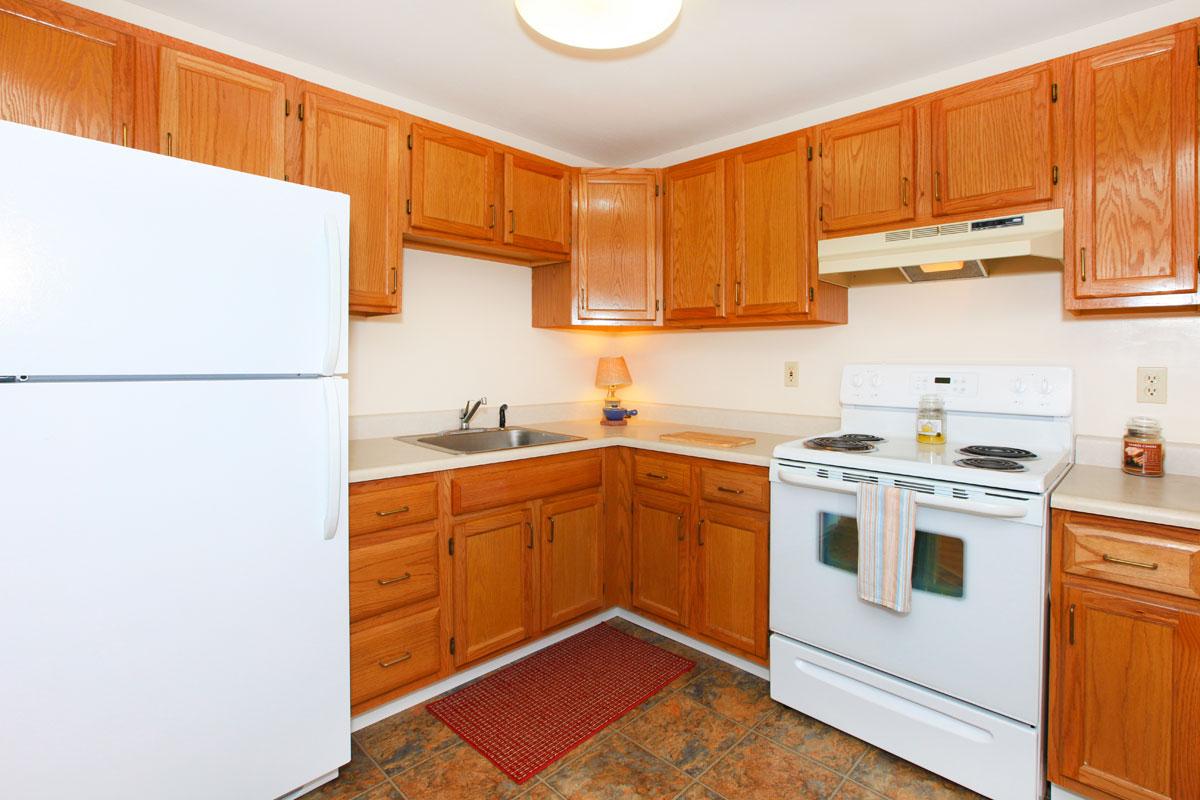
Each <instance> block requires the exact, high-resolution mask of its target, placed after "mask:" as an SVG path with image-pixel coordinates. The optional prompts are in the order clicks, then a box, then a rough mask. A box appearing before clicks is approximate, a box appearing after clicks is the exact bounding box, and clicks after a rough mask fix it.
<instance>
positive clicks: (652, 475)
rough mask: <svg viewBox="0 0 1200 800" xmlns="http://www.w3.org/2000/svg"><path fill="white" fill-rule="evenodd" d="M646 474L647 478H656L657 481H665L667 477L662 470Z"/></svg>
mask: <svg viewBox="0 0 1200 800" xmlns="http://www.w3.org/2000/svg"><path fill="white" fill-rule="evenodd" d="M645 475H646V477H647V478H654V480H656V481H665V480H666V479H667V476H666V475H663V474H662V473H661V472H647V473H645Z"/></svg>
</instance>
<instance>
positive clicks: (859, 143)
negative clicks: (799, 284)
mask: <svg viewBox="0 0 1200 800" xmlns="http://www.w3.org/2000/svg"><path fill="white" fill-rule="evenodd" d="M818 152H819V153H820V159H821V209H820V221H821V230H822V231H847V230H852V229H854V228H866V227H870V226H872V225H882V224H884V223H891V222H904V221H907V220H911V219H913V218H914V216H915V208H916V171H915V166H916V119H915V110H914V108H913V107H911V106H905V107H902V108H898V109H886V110H883V111H873V112H869V113H867V114H861V115H859V116H857V117H851V118H850V119H848V120H845V121H841V122H834V123H831V124H829V125H826V126H824V127H822V128H821V131H820V145H819V150H818Z"/></svg>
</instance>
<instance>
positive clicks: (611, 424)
mask: <svg viewBox="0 0 1200 800" xmlns="http://www.w3.org/2000/svg"><path fill="white" fill-rule="evenodd" d="M600 424H601V425H603V426H605V427H606V428H620V427H622V426H625V425H628V424H629V422H628V421H627V420H624V419H606V418H604V417H601V418H600Z"/></svg>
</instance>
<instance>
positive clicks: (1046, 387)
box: [1039, 378, 1054, 394]
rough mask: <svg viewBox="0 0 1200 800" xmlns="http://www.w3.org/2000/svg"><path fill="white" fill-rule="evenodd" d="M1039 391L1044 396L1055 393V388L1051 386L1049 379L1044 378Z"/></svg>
mask: <svg viewBox="0 0 1200 800" xmlns="http://www.w3.org/2000/svg"><path fill="white" fill-rule="evenodd" d="M1039 391H1040V392H1041V393H1042V394H1050V393H1051V392H1053V391H1054V387H1053V386H1051V385H1050V379H1049V378H1042V385H1041V388H1040V389H1039Z"/></svg>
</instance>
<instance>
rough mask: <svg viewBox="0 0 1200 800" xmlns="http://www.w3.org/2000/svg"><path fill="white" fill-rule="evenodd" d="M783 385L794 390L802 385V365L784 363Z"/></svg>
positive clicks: (790, 362) (792, 362)
mask: <svg viewBox="0 0 1200 800" xmlns="http://www.w3.org/2000/svg"><path fill="white" fill-rule="evenodd" d="M783 385H784V386H790V387H793V388H794V387H796V386H799V385H800V365H799V364H797V363H796V362H795V361H785V362H783Z"/></svg>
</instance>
